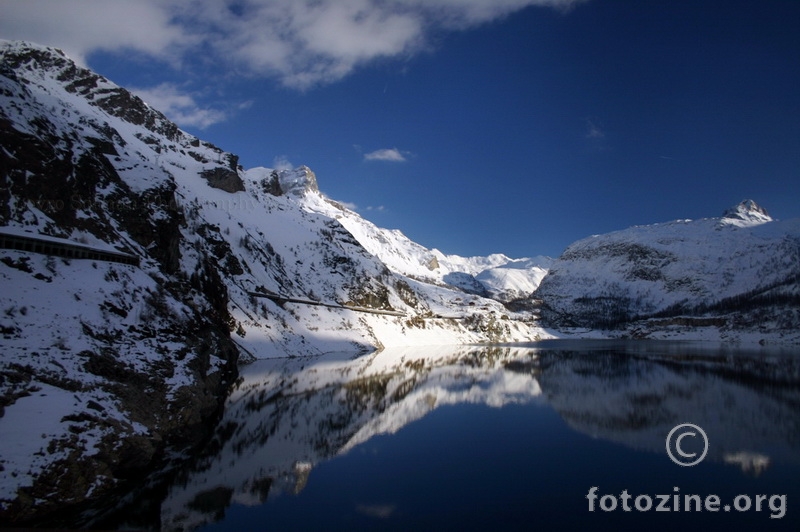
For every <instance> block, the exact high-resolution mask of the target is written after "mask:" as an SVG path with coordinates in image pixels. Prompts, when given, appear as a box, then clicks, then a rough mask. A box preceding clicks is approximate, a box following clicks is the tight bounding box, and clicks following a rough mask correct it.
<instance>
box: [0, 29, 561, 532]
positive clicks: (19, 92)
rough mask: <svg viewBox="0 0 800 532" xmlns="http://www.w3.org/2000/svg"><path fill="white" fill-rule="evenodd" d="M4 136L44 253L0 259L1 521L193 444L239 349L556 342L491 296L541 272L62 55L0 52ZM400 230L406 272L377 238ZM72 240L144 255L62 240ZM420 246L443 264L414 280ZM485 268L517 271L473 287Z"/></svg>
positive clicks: (130, 478)
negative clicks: (370, 212) (321, 182)
mask: <svg viewBox="0 0 800 532" xmlns="http://www.w3.org/2000/svg"><path fill="white" fill-rule="evenodd" d="M0 146H2V149H0V184H1V185H0V226H2V227H3V231H4V234H6V235H10V236H13V237H14V238H17V239H19V237H24V236H26V235H27V236H29V237H30V238H42V236H44V237H45V240H46V241H47V242H48V248H47V249H48V250H50V251H48V252H47V253H49V254H45V253H42V252H41V251H42V250H44V249H45V248H44V247H40V248H36V249H35V248H34V245H33V244H31V245H30V247H29V249H27V250H26V249H25V245H27V244H21V245H19V246H18V249H2V250H0V278H2V283H3V287H4V288H3V291H2V293H0V305H2V311H3V312H2V314H1V315H0V332H1V333H2V351H3V356H2V359H0V376H2V378H0V400H1V401H2V402H0V407H1V408H2V410H0V412H2V417H0V432H2V433H3V434H5V435H11V434H13V437H12V436H4V443H6V444H7V445H4V446H3V448H2V449H0V467H2V471H3V475H2V480H0V515H2V517H4V518H7V519H15V520H17V521H18V522H25V520H26V519H34V520H35V519H39V518H41V516H44V515H47V514H48V513H49V512H55V511H60V510H62V509H63V507H70V508H75V509H76V511H77V509H80V508H81V507H82V505H83V504H85V503H89V502H91V501H92V500H94V499H98V498H101V497H102V496H104V495H108V494H110V493H112V492H114V490H116V489H118V488H119V487H120V486H122V485H126V483H128V484H129V483H131V482H134V481H135V480H136V479H137V478H138V477H139V476H140V475H142V474H144V473H145V472H146V471H148V470H149V469H152V468H154V467H158V466H159V465H161V464H163V463H164V461H165V460H166V459H167V458H169V457H171V456H175V455H176V454H177V453H178V452H180V451H182V450H183V449H185V448H186V447H191V446H193V445H197V444H198V443H199V442H201V441H202V440H203V437H204V435H206V434H208V431H209V430H210V428H211V427H212V426H213V425H214V423H215V421H216V419H217V417H218V416H219V413H220V409H221V407H222V401H223V399H224V396H225V393H226V391H227V389H228V387H229V385H230V383H231V382H232V381H233V379H234V378H235V376H236V362H237V360H241V359H245V360H248V359H249V360H252V359H257V358H268V357H275V356H298V355H312V354H320V353H324V352H342V351H344V352H349V353H351V354H357V353H363V352H367V351H369V350H372V349H374V348H376V347H382V346H391V345H420V344H425V345H430V344H454V343H455V344H458V343H473V342H487V341H512V340H529V339H531V338H534V337H536V335H537V334H544V333H543V332H542V331H541V330H539V329H537V328H536V326H535V323H533V322H532V320H531V316H530V315H529V314H525V313H517V312H511V311H509V310H508V309H507V308H506V306H505V305H504V304H503V303H501V302H500V301H497V300H494V299H490V298H487V297H483V296H485V295H491V294H495V295H496V296H497V297H498V298H501V299H502V298H506V297H512V298H513V297H517V296H519V295H523V292H524V291H526V290H528V288H529V287H531V286H534V285H535V284H536V282H537V280H538V277H539V276H540V274H541V271H540V269H537V268H538V267H539V266H546V263H545V262H539V263H536V264H531V265H530V267H529V266H528V265H527V263H517V262H514V261H512V260H511V259H508V258H506V257H501V256H492V257H489V258H487V259H484V260H480V259H468V260H467V259H463V260H462V259H457V258H449V257H444V256H442V255H441V254H439V253H438V252H433V251H428V250H425V249H424V248H422V247H421V246H416V245H415V244H413V243H411V242H410V241H408V240H407V239H405V238H404V237H403V238H401V237H400V236H399V234H398V233H396V232H391V231H384V230H379V229H377V228H375V227H374V226H373V225H372V224H370V223H368V222H366V221H365V220H363V219H361V218H360V217H359V216H358V215H357V214H356V213H354V212H351V211H348V210H347V209H345V208H343V207H342V206H341V205H339V204H337V203H335V202H332V201H330V200H328V199H327V198H324V197H323V196H322V195H321V194H320V193H319V190H318V188H317V185H316V177H315V176H314V174H313V172H311V170H309V169H308V168H305V167H300V168H297V169H294V170H284V171H274V170H271V169H266V168H258V169H253V170H251V171H245V170H244V169H242V168H241V167H240V166H239V165H238V158H237V157H236V156H235V155H233V154H231V153H227V152H224V151H222V150H221V149H219V148H217V147H216V146H213V145H211V144H209V143H207V142H204V141H202V140H200V139H198V138H196V137H194V136H192V135H189V134H187V133H185V132H183V131H181V130H180V129H179V128H178V127H177V126H175V124H173V123H172V122H170V121H169V120H167V119H166V118H165V117H164V116H163V115H162V114H161V113H160V112H158V111H157V110H155V109H152V108H150V107H149V106H148V105H146V104H145V103H144V102H143V101H142V100H141V99H139V98H138V97H136V96H134V95H132V94H131V93H129V92H128V91H126V90H125V89H123V88H120V87H118V86H116V85H114V84H113V83H111V82H110V81H108V80H107V79H105V78H103V77H101V76H99V75H97V74H95V73H93V72H91V71H89V70H86V69H83V68H80V67H78V66H76V65H75V64H74V63H73V62H72V61H70V60H69V59H68V58H67V57H66V56H64V55H63V54H62V53H61V52H59V51H57V50H55V49H51V48H45V47H40V46H36V45H30V44H26V43H20V42H7V41H2V42H0ZM270 157H271V156H270ZM354 235H355V236H354ZM392 238H393V239H394V241H393V242H394V243H396V244H397V245H398V246H400V247H401V248H402V247H405V248H404V249H405V250H406V251H407V250H408V249H411V248H413V249H414V251H413V253H408V254H407V255H406V257H405V262H403V261H397V260H394V259H392V257H391V253H392V252H393V249H394V248H393V247H392V246H390V245H386V246H381V245H377V247H376V242H379V241H380V239H392ZM7 241H8V242H10V240H4V242H7ZM30 242H31V241H30V240H29V241H28V244H30ZM76 244H79V245H80V246H83V248H81V249H84V248H87V247H88V248H89V249H98V250H104V251H111V252H114V253H121V254H124V255H125V256H130V257H132V258H131V260H130V261H129V262H130V263H126V264H120V263H114V262H106V261H104V260H101V259H97V258H94V259H91V258H83V259H81V258H78V256H77V255H76V256H73V255H68V254H66V252H64V253H62V255H61V256H59V255H58V254H57V253H56V254H54V253H53V252H52V250H53V249H54V248H55V247H59V246H60V247H61V248H62V252H63V251H64V249H66V248H69V246H74V245H76ZM11 247H13V246H11ZM37 250H38V252H37ZM85 256H87V257H88V255H85ZM427 256H430V257H432V258H433V257H435V258H436V260H437V261H441V262H442V264H444V266H439V267H438V268H435V267H433V266H434V264H433V263H429V264H428V266H431V267H432V268H433V269H432V270H430V269H427V267H425V266H420V268H422V270H423V275H417V273H419V272H418V271H417V270H414V269H413V268H411V267H410V266H409V265H410V264H411V263H412V262H413V261H414V260H419V259H420V258H421V257H427ZM409 261H410V262H409ZM459 261H461V262H459ZM520 266H522V267H520ZM492 268H511V269H512V270H514V271H517V270H519V275H517V276H514V275H508V276H506V277H502V276H500V275H499V274H498V275H497V277H498V278H501V279H503V280H504V279H509V280H510V281H509V282H508V283H505V282H504V281H501V282H499V283H498V282H495V281H493V279H494V277H491V275H490V274H486V275H489V277H490V278H489V279H488V280H487V283H486V284H485V285H483V284H481V283H480V282H479V281H477V280H475V279H474V277H476V276H477V277H480V276H481V275H483V274H484V273H485V271H486V270H487V269H492ZM425 271H427V272H431V271H436V273H435V274H429V275H425V274H424V272H425ZM464 279H468V280H469V279H472V280H473V281H474V283H475V286H476V287H482V288H479V289H476V290H467V291H465V290H463V283H462V282H461V281H463V280H464ZM292 300H294V301H292ZM303 302H305V303H303ZM309 303H310V304H309ZM348 307H349V308H348ZM353 308H357V309H359V310H353ZM365 310H366V311H372V312H365ZM40 412H49V413H48V414H47V415H39V413H40ZM54 493H55V494H57V496H52V495H53V494H54Z"/></svg>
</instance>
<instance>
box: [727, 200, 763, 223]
mask: <svg viewBox="0 0 800 532" xmlns="http://www.w3.org/2000/svg"><path fill="white" fill-rule="evenodd" d="M721 221H722V222H725V223H733V224H736V225H758V224H763V223H766V222H771V221H773V219H772V217H771V216H770V215H769V213H767V211H766V209H764V208H763V207H761V206H760V205H759V204H758V203H756V202H755V201H753V200H751V199H746V200H743V201H742V202H740V203H739V204H738V205H735V206H734V207H731V208H730V209H728V210H726V211H725V212H724V213H723V214H722V220H721Z"/></svg>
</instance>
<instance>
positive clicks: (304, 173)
mask: <svg viewBox="0 0 800 532" xmlns="http://www.w3.org/2000/svg"><path fill="white" fill-rule="evenodd" d="M278 183H280V187H281V191H282V192H283V193H284V194H293V195H297V196H302V195H304V194H305V193H306V192H308V191H314V192H319V187H318V186H317V176H316V174H314V172H312V171H311V168H309V167H308V166H305V165H303V166H298V167H297V168H294V169H292V170H280V171H278Z"/></svg>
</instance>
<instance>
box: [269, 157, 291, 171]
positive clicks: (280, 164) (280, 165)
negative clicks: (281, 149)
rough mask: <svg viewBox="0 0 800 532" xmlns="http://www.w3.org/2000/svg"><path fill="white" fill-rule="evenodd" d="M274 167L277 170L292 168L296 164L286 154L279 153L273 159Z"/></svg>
mask: <svg viewBox="0 0 800 532" xmlns="http://www.w3.org/2000/svg"><path fill="white" fill-rule="evenodd" d="M272 168H273V169H275V170H292V169H293V168H294V165H293V164H292V163H291V161H289V159H288V158H287V157H286V156H285V155H279V156H277V157H275V158H274V159H273V160H272Z"/></svg>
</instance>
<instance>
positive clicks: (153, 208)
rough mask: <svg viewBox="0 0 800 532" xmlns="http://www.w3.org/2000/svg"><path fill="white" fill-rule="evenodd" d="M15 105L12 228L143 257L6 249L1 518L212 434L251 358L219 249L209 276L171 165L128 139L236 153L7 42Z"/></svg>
mask: <svg viewBox="0 0 800 532" xmlns="http://www.w3.org/2000/svg"><path fill="white" fill-rule="evenodd" d="M0 103H1V104H2V105H1V106H0V144H2V146H3V149H2V150H0V168H1V169H2V172H0V183H2V186H0V190H2V193H1V194H2V198H0V225H2V226H6V227H9V226H10V227H15V228H17V229H24V230H25V231H28V232H30V233H31V234H32V235H40V234H41V235H49V236H52V237H60V238H65V239H68V240H72V241H74V242H80V243H83V244H85V245H94V246H100V247H103V248H108V249H115V250H119V251H124V252H126V253H129V254H133V255H136V256H138V257H140V259H141V268H138V267H136V266H132V265H120V264H111V263H104V262H94V263H92V262H91V261H80V260H71V259H64V258H59V259H56V258H54V257H48V256H44V255H34V254H25V253H19V252H11V251H6V252H4V255H3V256H2V258H1V259H0V260H2V262H3V265H2V268H3V269H2V278H3V281H2V282H3V285H4V287H6V288H4V295H3V305H4V309H6V312H5V315H4V317H3V320H2V321H3V323H2V326H1V327H0V329H2V333H3V359H2V361H0V408H2V410H0V423H2V424H3V434H4V442H5V443H6V444H8V447H6V448H5V449H4V450H2V451H0V468H2V470H3V476H4V481H3V482H2V485H0V519H2V520H3V521H5V522H17V523H34V524H35V523H47V522H53V523H57V522H58V521H48V519H51V518H53V517H51V516H60V515H64V513H65V512H67V513H68V512H76V511H78V510H80V509H81V508H84V507H86V506H87V505H89V504H91V503H92V502H93V501H97V500H102V499H103V498H104V497H107V496H109V495H110V494H113V493H118V490H120V489H124V488H125V487H126V486H131V485H133V484H135V483H136V482H138V481H139V480H140V479H142V478H143V475H144V474H145V473H147V472H148V471H151V470H153V469H155V468H157V467H160V466H162V465H164V464H166V463H168V461H169V460H170V459H171V458H172V457H173V456H176V455H177V453H180V452H183V451H185V450H186V449H191V448H193V447H196V446H197V445H199V444H201V443H202V442H203V441H204V440H205V439H206V438H207V437H208V435H209V434H210V431H211V430H212V429H213V427H214V424H215V422H216V420H217V419H218V418H219V416H220V415H221V411H222V406H223V401H224V398H225V395H226V392H227V388H228V386H229V384H230V383H231V382H233V380H234V379H235V378H236V362H237V357H238V350H237V349H236V347H235V345H234V344H233V343H232V342H231V340H230V334H229V319H230V316H229V314H228V311H227V297H228V296H227V289H226V287H225V285H224V284H223V283H222V282H221V280H220V277H219V275H218V273H216V271H215V269H214V267H213V262H214V257H213V254H212V253H211V248H210V247H209V246H199V247H198V248H197V251H196V254H197V264H198V266H199V268H198V269H196V270H193V271H189V270H187V269H186V268H185V265H184V264H181V257H182V255H183V254H184V253H185V249H186V246H187V245H190V243H189V242H187V241H186V239H185V237H184V234H183V231H184V228H185V227H186V223H187V222H186V214H185V211H184V210H183V209H182V208H181V207H180V205H179V198H178V196H177V195H176V193H177V187H176V184H175V182H174V180H173V179H171V176H170V172H169V170H167V169H166V168H163V167H159V166H157V165H153V164H152V160H148V158H147V157H139V161H138V162H133V161H132V158H131V157H130V156H129V154H127V153H126V150H129V149H131V148H132V146H131V143H132V142H137V143H138V144H139V145H138V146H137V148H138V150H147V151H149V152H151V153H152V152H155V153H159V152H162V153H163V151H165V150H168V149H172V150H186V151H187V152H188V151H191V152H193V153H196V154H198V158H202V159H209V160H211V157H210V156H211V155H212V154H213V155H220V156H223V157H221V158H224V154H222V152H221V151H220V150H218V149H216V148H214V147H213V146H211V145H209V144H203V143H200V142H199V141H196V139H193V138H191V137H189V136H188V135H185V134H184V133H182V132H181V131H180V130H178V128H177V127H175V126H174V124H172V123H170V122H169V121H168V120H167V119H166V118H164V116H163V115H161V114H160V113H158V112H157V111H154V110H153V109H151V108H149V107H148V106H147V105H146V104H145V103H144V102H142V101H141V100H140V99H139V98H137V97H135V96H133V95H131V94H130V93H129V92H127V91H125V90H124V89H120V88H119V87H115V86H113V85H112V84H110V83H109V82H108V81H107V80H105V79H104V78H102V77H100V76H98V75H96V74H94V73H92V72H90V71H88V70H85V69H81V68H79V67H77V66H75V65H74V64H73V63H72V62H71V61H69V60H68V59H67V58H66V57H65V56H63V54H61V53H60V52H58V51H56V50H52V49H47V48H41V47H35V46H28V45H25V44H22V43H6V42H4V43H2V45H0ZM103 117H105V119H104V118H103ZM123 126H124V127H128V128H129V129H128V130H127V131H125V130H123V131H120V129H121V128H122V127H123ZM216 159H218V157H214V160H216ZM228 160H229V161H232V160H233V159H230V158H229V159H228ZM134 169H135V170H134ZM220 170H224V171H226V172H228V173H230V172H232V170H230V168H221V167H218V166H216V164H215V163H208V164H206V165H205V166H204V168H203V171H204V172H208V173H209V174H215V175H216V174H217V173H218V172H219V171H220ZM134 173H135V174H137V175H136V177H135V178H134V177H133V175H132V174H134ZM234 175H235V172H234ZM239 181H240V180H239ZM240 182H241V181H240ZM193 275H194V276H195V278H194V279H193V278H192V276H193ZM31 416H32V419H31ZM26 418H28V419H26ZM27 452H30V453H33V454H30V455H29V454H26V453H27Z"/></svg>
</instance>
